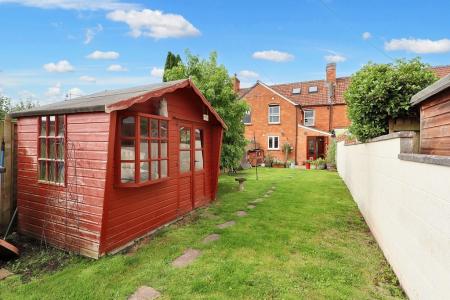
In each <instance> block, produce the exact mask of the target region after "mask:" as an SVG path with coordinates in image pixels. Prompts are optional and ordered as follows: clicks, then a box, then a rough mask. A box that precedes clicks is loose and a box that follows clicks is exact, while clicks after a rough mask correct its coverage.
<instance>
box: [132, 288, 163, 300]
mask: <svg viewBox="0 0 450 300" xmlns="http://www.w3.org/2000/svg"><path fill="white" fill-rule="evenodd" d="M159 296H161V293H160V292H158V291H157V290H155V289H154V288H151V287H149V286H141V287H140V288H138V289H137V290H136V292H134V294H133V295H131V296H130V297H129V298H128V300H153V299H156V298H159Z"/></svg>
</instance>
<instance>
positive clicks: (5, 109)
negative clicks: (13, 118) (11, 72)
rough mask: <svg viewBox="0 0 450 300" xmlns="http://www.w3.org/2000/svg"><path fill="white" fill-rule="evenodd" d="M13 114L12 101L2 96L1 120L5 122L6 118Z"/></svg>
mask: <svg viewBox="0 0 450 300" xmlns="http://www.w3.org/2000/svg"><path fill="white" fill-rule="evenodd" d="M10 112H11V99H9V98H8V97H6V96H2V95H0V120H4V119H5V116H6V115H7V114H9V113H10Z"/></svg>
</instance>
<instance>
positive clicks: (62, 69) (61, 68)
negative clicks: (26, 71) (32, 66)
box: [44, 60, 74, 73]
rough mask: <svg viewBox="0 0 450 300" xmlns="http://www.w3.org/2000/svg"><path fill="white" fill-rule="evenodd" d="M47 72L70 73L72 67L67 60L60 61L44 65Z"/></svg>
mask: <svg viewBox="0 0 450 300" xmlns="http://www.w3.org/2000/svg"><path fill="white" fill-rule="evenodd" d="M44 69H45V70H46V71H47V72H56V73H66V72H72V71H73V70H74V67H73V66H72V65H71V64H70V62H68V61H67V60H60V61H59V62H57V63H48V64H45V65H44Z"/></svg>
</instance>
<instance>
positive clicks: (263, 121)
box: [244, 85, 298, 161]
mask: <svg viewBox="0 0 450 300" xmlns="http://www.w3.org/2000/svg"><path fill="white" fill-rule="evenodd" d="M244 98H245V100H246V101H247V103H248V104H249V105H250V107H251V115H252V120H251V122H252V123H251V124H250V125H246V126H245V138H246V139H247V140H248V141H253V135H255V137H256V142H257V143H259V144H260V145H261V148H262V149H264V155H267V154H268V153H270V154H271V155H272V156H274V157H276V158H278V159H279V160H283V161H284V153H283V152H282V151H281V146H282V145H283V144H284V143H285V142H288V143H289V144H290V145H291V146H292V147H294V148H295V140H296V113H297V111H298V109H297V107H296V106H295V105H293V104H292V103H290V102H288V101H287V100H285V99H284V98H282V97H280V96H278V95H277V94H276V93H273V92H272V91H270V90H269V89H267V88H265V87H264V86H261V85H257V86H256V87H255V88H253V89H252V90H251V91H250V92H249V93H248V94H247V95H245V97H244ZM270 104H279V105H280V113H281V118H280V121H281V123H280V124H269V121H268V115H269V105H270ZM271 135H275V136H279V142H280V150H268V149H267V148H268V136H271ZM294 157H295V149H294V151H293V152H292V153H291V154H290V156H289V159H294Z"/></svg>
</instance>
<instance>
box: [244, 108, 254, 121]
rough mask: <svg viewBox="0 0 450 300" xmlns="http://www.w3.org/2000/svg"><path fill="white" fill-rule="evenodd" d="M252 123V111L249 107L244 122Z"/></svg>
mask: <svg viewBox="0 0 450 300" xmlns="http://www.w3.org/2000/svg"><path fill="white" fill-rule="evenodd" d="M251 123H252V111H251V109H250V108H249V109H248V110H247V111H246V112H245V115H244V124H251Z"/></svg>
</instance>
